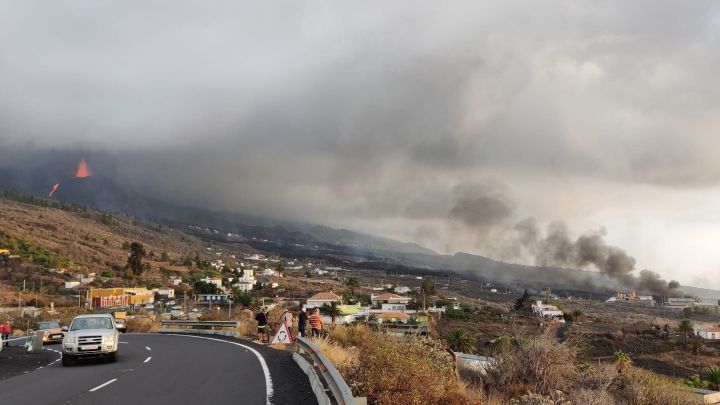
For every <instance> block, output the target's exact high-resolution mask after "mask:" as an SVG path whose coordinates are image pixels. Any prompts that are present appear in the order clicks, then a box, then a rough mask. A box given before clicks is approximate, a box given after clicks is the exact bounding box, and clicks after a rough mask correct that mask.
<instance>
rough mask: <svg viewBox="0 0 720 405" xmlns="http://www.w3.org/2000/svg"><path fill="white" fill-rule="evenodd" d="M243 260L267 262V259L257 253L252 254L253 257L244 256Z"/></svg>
mask: <svg viewBox="0 0 720 405" xmlns="http://www.w3.org/2000/svg"><path fill="white" fill-rule="evenodd" d="M243 259H244V260H263V261H264V260H267V259H265V256H263V255H261V254H257V253H255V254H252V255H247V256H243Z"/></svg>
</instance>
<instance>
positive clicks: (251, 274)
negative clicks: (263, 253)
mask: <svg viewBox="0 0 720 405" xmlns="http://www.w3.org/2000/svg"><path fill="white" fill-rule="evenodd" d="M238 281H240V282H243V283H253V284H255V271H254V270H251V269H245V270H243V275H242V277H240V278H239V279H238Z"/></svg>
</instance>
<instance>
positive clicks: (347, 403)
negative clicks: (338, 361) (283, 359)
mask: <svg viewBox="0 0 720 405" xmlns="http://www.w3.org/2000/svg"><path fill="white" fill-rule="evenodd" d="M295 344H296V348H297V352H296V353H294V354H293V359H295V362H296V363H298V365H299V366H300V368H301V369H302V370H303V371H304V372H305V374H307V376H308V378H309V379H310V385H311V386H312V388H313V392H315V396H316V397H317V399H318V403H319V404H320V405H330V404H338V405H361V404H367V400H366V398H354V397H353V395H352V391H351V390H350V387H348V385H347V383H346V382H345V380H344V379H343V378H342V376H341V375H340V373H339V372H338V371H337V369H335V366H334V365H333V364H332V363H331V362H330V360H328V359H327V357H325V355H324V354H323V353H322V351H321V350H320V349H319V348H318V347H317V346H316V345H315V344H314V343H312V342H311V341H310V340H308V339H306V338H303V337H300V336H298V337H297V340H296V341H295ZM303 355H305V356H307V357H309V359H310V360H312V364H311V363H310V362H308V361H307V360H306V359H305V357H304V356H303ZM315 367H317V369H318V370H319V371H320V375H322V380H320V378H319V377H318V374H317V372H316V369H315ZM326 386H327V389H326V388H325V387H326ZM328 391H330V394H331V395H332V397H330V396H328V393H327V392H328Z"/></svg>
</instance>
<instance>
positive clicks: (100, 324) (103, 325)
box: [70, 318, 114, 330]
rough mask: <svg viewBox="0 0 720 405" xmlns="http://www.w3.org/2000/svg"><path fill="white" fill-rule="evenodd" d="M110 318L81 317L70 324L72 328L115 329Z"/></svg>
mask: <svg viewBox="0 0 720 405" xmlns="http://www.w3.org/2000/svg"><path fill="white" fill-rule="evenodd" d="M113 327H114V326H113V323H112V321H111V320H110V318H79V319H75V320H74V321H73V323H72V325H70V330H83V329H113Z"/></svg>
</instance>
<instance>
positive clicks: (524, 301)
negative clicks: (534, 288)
mask: <svg viewBox="0 0 720 405" xmlns="http://www.w3.org/2000/svg"><path fill="white" fill-rule="evenodd" d="M531 304H532V297H531V296H530V293H528V291H527V290H525V292H523V295H522V296H521V297H520V298H518V299H517V301H515V309H516V310H518V311H519V310H521V309H527V308H530V305H531Z"/></svg>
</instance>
